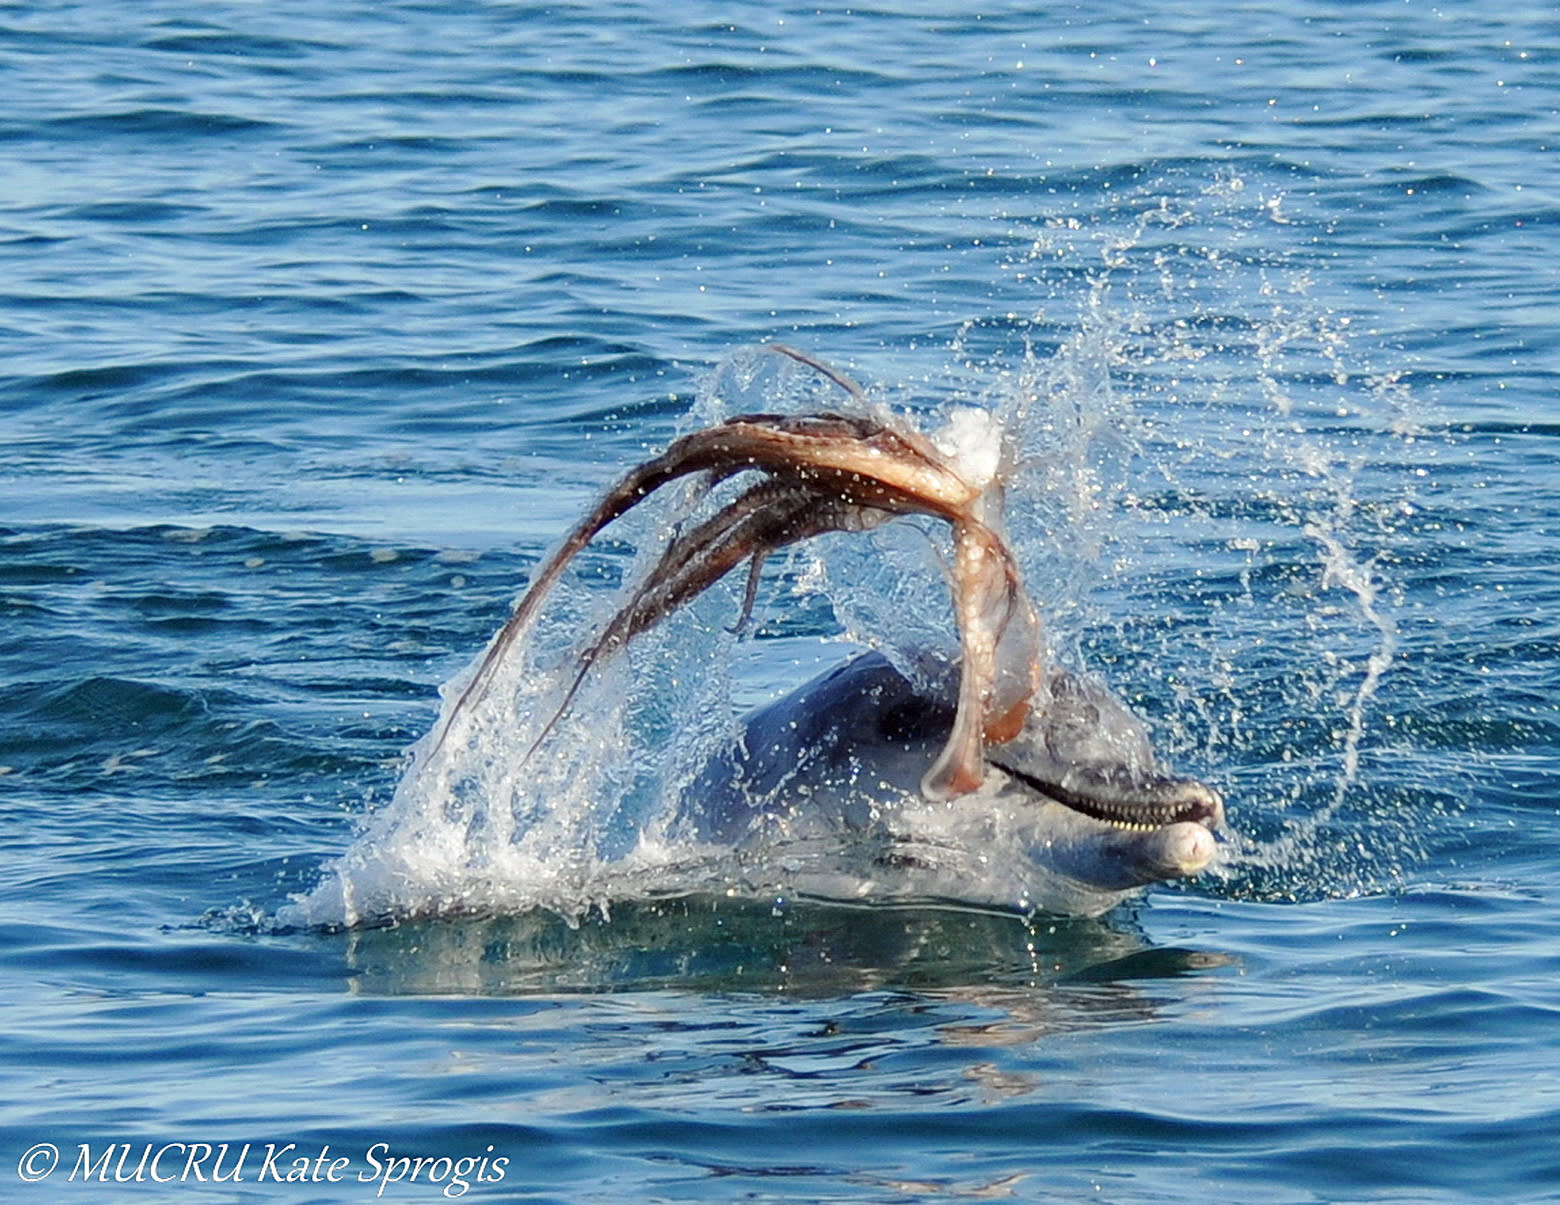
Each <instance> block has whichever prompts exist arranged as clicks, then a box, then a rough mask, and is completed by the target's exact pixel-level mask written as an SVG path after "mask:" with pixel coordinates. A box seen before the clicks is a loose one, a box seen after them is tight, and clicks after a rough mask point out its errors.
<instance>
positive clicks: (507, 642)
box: [430, 345, 1224, 915]
mask: <svg viewBox="0 0 1560 1205" xmlns="http://www.w3.org/2000/svg"><path fill="white" fill-rule="evenodd" d="M771 350H772V351H774V352H776V353H778V354H781V355H785V356H789V357H790V358H792V359H794V360H797V361H799V362H801V363H802V364H805V365H807V366H808V367H810V368H812V369H814V370H816V371H817V372H819V373H821V374H822V375H823V376H824V377H826V378H827V379H828V380H829V381H832V382H833V383H834V384H835V385H838V386H839V387H840V388H841V389H842V390H843V391H844V392H845V393H846V394H848V395H849V396H850V397H851V399H852V400H853V401H854V402H855V403H857V404H858V405H857V407H856V410H857V411H858V412H856V413H850V414H846V413H823V412H821V413H812V414H799V415H777V414H747V415H742V416H739V417H735V418H731V419H728V420H726V421H724V422H721V423H718V424H716V425H714V426H711V427H708V428H705V429H703V430H700V431H695V432H693V433H692V434H689V435H685V436H683V437H682V438H680V439H677V440H675V441H674V442H673V443H672V444H671V445H670V446H669V447H668V448H667V450H666V451H665V452H663V453H662V454H661V455H659V456H657V457H654V458H653V459H651V460H648V461H646V462H645V463H644V464H641V465H639V466H638V467H637V468H635V469H633V470H632V471H630V472H629V473H628V474H627V475H626V476H625V477H623V478H622V480H620V481H619V482H618V484H617V485H616V486H615V487H614V488H613V489H612V490H611V491H610V492H609V493H608V494H607V495H606V496H605V497H604V498H603V499H602V501H601V502H600V503H599V504H598V505H597V506H596V507H595V509H594V510H592V511H591V512H590V513H589V514H588V515H587V516H586V517H585V518H584V519H583V520H582V521H581V522H580V523H579V525H578V526H576V527H575V528H574V530H573V531H572V532H571V533H570V534H569V535H568V537H567V538H566V539H565V540H564V541H563V543H562V545H561V546H560V547H559V548H558V550H557V551H556V552H555V553H554V554H553V556H552V557H551V558H550V559H549V560H548V561H547V562H546V563H545V564H544V565H543V566H542V567H541V569H540V570H539V572H538V573H537V575H536V577H535V579H534V580H533V582H532V583H531V585H530V587H529V589H528V590H527V591H526V593H525V594H524V595H523V596H522V598H521V600H520V602H519V603H518V605H517V606H516V608H515V611H514V613H513V615H512V616H511V617H510V619H509V621H508V622H507V623H506V624H505V625H504V627H503V628H502V629H501V630H500V631H499V633H498V634H497V636H496V637H495V638H494V640H493V641H492V643H491V644H490V645H489V647H488V649H487V651H486V653H485V654H484V656H483V658H482V659H481V661H480V662H479V663H478V665H477V667H476V670H475V672H474V673H473V675H472V677H471V678H470V679H469V680H468V682H467V684H466V686H465V687H464V689H463V691H462V692H461V693H460V695H459V696H458V697H457V699H456V700H455V704H454V706H452V707H450V708H448V709H447V710H446V712H445V716H446V718H445V720H444V721H443V723H442V725H441V727H440V728H439V729H438V730H437V731H436V732H435V733H434V734H433V738H432V743H431V747H430V753H431V752H434V751H436V750H437V749H438V748H439V746H440V744H441V743H443V742H445V741H448V740H452V739H458V737H456V736H453V735H452V734H453V733H455V732H456V731H458V730H459V729H460V727H461V717H462V714H463V713H464V712H466V711H468V710H470V709H471V708H473V707H475V706H476V705H477V704H478V703H480V701H481V700H482V698H483V697H484V695H485V694H486V692H487V691H488V689H489V688H490V687H491V685H492V683H493V679H494V677H495V674H496V671H497V667H498V666H499V665H500V664H501V662H502V661H503V659H504V657H505V654H506V652H507V651H508V650H509V649H510V648H511V647H512V646H514V645H515V643H516V642H517V641H519V640H521V639H522V638H523V637H524V636H525V635H526V633H527V632H528V631H529V630H530V629H531V628H532V626H533V624H534V623H535V621H536V619H537V616H538V614H539V611H540V607H541V604H542V602H543V600H544V598H545V597H546V595H547V594H548V592H549V590H550V589H551V588H552V587H553V586H554V585H555V584H556V583H557V582H558V580H559V578H560V577H561V576H562V574H563V572H564V570H565V568H566V566H567V565H568V564H569V562H570V560H571V559H572V558H573V557H574V556H575V555H576V554H578V553H579V552H580V551H581V550H582V549H584V548H585V547H586V546H587V545H588V544H589V543H590V541H591V540H592V539H593V538H594V537H595V536H596V534H597V533H598V532H600V531H601V530H602V529H603V528H604V527H606V526H607V525H608V524H610V523H611V522H612V521H613V520H615V519H617V518H618V517H620V516H621V515H623V514H624V513H626V512H627V511H628V510H629V509H630V508H632V507H633V506H635V505H636V504H637V503H639V502H640V501H642V500H643V499H645V498H646V497H648V496H649V495H650V494H651V493H652V492H654V491H655V490H657V489H659V488H660V487H661V486H663V485H666V484H668V483H670V482H672V481H674V480H677V479H679V478H682V477H686V476H690V475H695V474H702V475H703V476H704V478H705V479H706V482H707V484H708V485H709V486H713V485H715V484H717V483H720V482H723V481H726V480H728V479H732V478H738V477H751V478H752V480H751V482H750V483H748V484H746V486H745V488H744V489H742V490H741V491H740V492H739V493H737V495H736V496H735V498H734V499H733V500H732V501H730V502H729V503H727V504H726V505H724V506H723V507H721V508H720V509H719V510H717V511H716V512H715V513H714V514H713V515H711V516H710V517H708V518H706V519H704V520H703V521H702V522H699V523H697V524H696V525H693V526H691V527H689V528H688V529H687V530H683V531H680V532H679V533H678V534H676V535H675V536H674V537H673V538H672V539H671V540H670V542H669V543H668V544H667V546H666V548H665V550H664V552H663V553H662V555H661V557H660V559H659V561H658V562H657V563H656V564H655V565H654V566H653V568H652V569H651V570H650V571H649V572H648V573H647V574H646V575H645V576H644V578H643V580H642V581H640V582H639V583H638V585H637V586H635V587H634V588H633V589H632V590H631V591H630V593H629V596H628V599H627V601H626V602H625V603H624V604H623V606H622V607H621V608H620V609H619V610H618V611H617V613H616V615H615V616H613V618H612V619H611V620H610V621H609V622H608V623H607V624H606V626H605V628H604V629H603V630H602V631H601V632H600V634H599V635H598V636H597V637H596V638H595V639H594V641H593V642H592V643H590V644H589V645H588V646H586V647H585V648H584V650H583V651H582V652H581V653H580V654H579V659H578V663H577V666H576V668H575V671H574V677H573V680H572V684H571V685H570V686H569V688H568V690H567V692H566V694H565V696H564V699H563V702H562V703H561V704H560V706H559V708H558V710H557V712H556V713H555V714H554V715H553V717H552V719H551V720H550V721H549V722H548V724H547V725H546V727H545V728H544V729H543V730H542V734H541V736H540V737H539V738H538V739H537V741H536V743H535V744H533V745H532V746H531V749H530V752H529V753H528V754H527V755H526V756H527V757H529V756H533V755H535V753H536V750H537V747H538V746H539V745H540V744H541V743H542V741H543V740H544V739H545V737H546V735H547V732H548V731H549V730H550V729H551V728H552V727H553V726H554V725H555V724H556V723H557V722H558V720H559V718H560V717H561V716H562V714H563V713H564V712H565V711H566V710H567V709H568V707H569V705H570V701H571V700H572V698H573V697H574V695H575V693H576V692H577V691H578V689H579V687H580V685H581V683H582V682H583V680H584V678H585V677H586V675H587V674H588V673H589V672H590V671H591V669H592V667H594V666H596V665H599V664H600V663H602V662H603V661H605V660H606V659H607V658H609V657H610V656H612V655H613V654H614V653H615V652H617V651H618V650H620V649H621V648H623V647H624V646H625V645H626V644H627V643H628V642H629V641H631V640H633V639H634V637H635V636H637V635H638V634H640V633H642V632H644V631H645V630H647V629H648V628H650V627H652V626H653V625H654V624H656V623H657V622H659V621H660V620H662V619H664V618H665V617H666V616H668V615H670V614H671V613H673V612H674V611H676V610H677V609H678V608H680V607H682V606H683V605H684V604H686V603H688V602H689V601H690V600H691V599H693V598H694V597H696V596H697V595H698V594H700V593H701V592H702V591H703V590H705V589H706V588H707V587H709V586H711V585H712V584H714V583H715V582H716V581H718V580H720V579H721V578H722V577H724V576H725V575H726V574H727V573H729V572H731V571H732V570H734V569H736V568H737V567H739V566H741V565H743V564H744V563H746V564H747V565H748V567H749V568H748V578H747V590H746V597H745V600H744V604H743V616H742V618H743V620H744V621H745V620H746V618H747V615H748V613H749V612H750V611H751V608H752V606H753V602H754V598H755V593H756V590H757V587H758V581H759V573H760V570H761V568H762V566H763V563H764V560H765V558H766V557H767V556H769V555H770V554H771V553H773V552H775V551H776V550H778V549H781V548H784V547H786V546H788V545H792V544H795V543H798V542H799V541H803V540H806V539H809V538H811V537H813V536H817V535H821V534H823V533H826V532H834V531H842V532H863V531H868V530H871V529H872V528H875V527H877V526H879V525H880V524H883V523H885V522H887V521H889V520H890V519H892V518H894V517H896V516H901V515H926V516H931V517H933V518H936V519H939V520H942V521H945V522H946V523H948V524H949V526H950V528H951V530H952V537H953V554H952V557H951V559H950V562H949V565H948V578H949V582H950V586H951V589H952V593H953V603H954V615H955V618H956V621H957V625H958V635H959V644H960V658H959V661H958V664H957V667H956V668H955V669H946V668H945V669H944V670H943V671H942V672H937V671H932V672H930V673H927V674H920V673H918V674H917V675H916V677H917V679H919V681H917V682H915V683H912V681H911V680H910V678H908V677H906V676H905V675H904V674H902V673H901V672H900V671H899V670H898V669H896V668H895V667H894V666H893V665H892V664H891V663H890V662H889V660H888V659H887V658H885V657H883V656H882V655H881V654H877V653H869V654H865V655H862V656H858V657H856V658H855V659H853V660H851V661H848V662H846V663H845V664H844V665H842V666H839V667H837V668H835V669H834V670H832V671H830V672H828V673H826V674H824V675H822V676H821V677H819V678H817V679H815V680H814V681H812V682H810V683H808V684H806V685H804V686H802V687H800V688H799V689H797V690H796V691H794V692H793V693H792V694H790V695H788V696H787V697H785V698H783V699H780V700H779V701H777V702H775V703H772V704H770V705H768V706H765V707H762V708H760V709H758V710H757V711H755V712H753V713H752V714H750V715H749V716H747V717H746V718H745V720H744V721H743V722H742V725H741V729H740V732H739V734H738V739H737V740H736V741H735V742H734V744H733V745H732V747H731V748H730V749H729V750H728V751H727V752H725V753H723V754H721V755H720V756H718V757H716V758H715V759H714V760H713V761H711V762H710V764H709V765H707V766H706V767H705V768H704V770H703V771H702V773H700V774H699V776H698V778H697V780H696V781H695V783H694V784H693V786H692V787H691V788H690V789H689V790H688V791H687V792H686V794H685V802H684V804H683V806H682V816H681V819H682V821H683V822H684V825H685V828H686V829H687V830H688V831H690V832H691V833H692V834H693V835H694V836H696V837H698V838H700V839H702V840H705V841H709V842H715V843H721V844H725V845H729V846H731V847H733V848H737V849H747V850H750V851H759V852H762V853H763V854H764V856H765V858H766V864H767V865H768V866H770V867H771V868H772V870H774V872H775V873H777V874H781V875H782V877H783V878H784V880H785V882H786V884H787V886H788V889H789V890H790V891H792V892H793V893H799V894H810V895H815V896H819V897H823V898H831V899H850V900H864V901H896V900H910V899H920V900H945V901H957V902H960V903H965V904H985V905H994V906H998V907H1017V908H1020V909H1023V910H1043V911H1051V912H1065V913H1073V914H1079V915H1094V914H1098V913H1101V912H1104V911H1105V910H1107V909H1108V908H1110V907H1112V906H1113V905H1114V904H1116V903H1117V902H1119V901H1120V900H1121V899H1122V898H1124V897H1125V896H1126V895H1127V894H1129V893H1131V892H1132V891H1133V890H1135V889H1136V888H1139V887H1142V886H1144V885H1146V884H1148V883H1153V882H1157V881H1160V880H1164V879H1173V878H1183V877H1187V876H1191V875H1195V874H1197V873H1198V872H1200V871H1202V870H1203V869H1204V868H1206V867H1207V866H1208V864H1209V863H1210V862H1211V861H1212V860H1213V858H1214V854H1215V851H1216V836H1215V834H1216V833H1217V832H1218V830H1219V828H1220V826H1221V824H1222V823H1223V818H1224V809H1223V804H1222V802H1221V800H1220V798H1219V796H1218V794H1217V793H1216V792H1215V791H1213V790H1212V789H1211V788H1210V787H1208V786H1206V785H1204V784H1203V783H1201V782H1198V781H1196V780H1194V779H1190V778H1179V777H1174V776H1171V775H1169V774H1166V773H1165V772H1163V771H1162V770H1161V769H1160V768H1159V767H1158V765H1157V763H1156V760H1155V757H1154V753H1153V750H1152V748H1151V746H1150V744H1149V740H1148V736H1147V732H1146V730H1145V728H1144V726H1143V724H1142V723H1141V721H1139V720H1138V719H1137V718H1136V717H1135V716H1133V715H1132V714H1131V713H1130V712H1129V711H1128V710H1127V708H1126V707H1125V706H1124V705H1123V704H1121V703H1120V702H1119V701H1117V700H1116V699H1115V698H1114V697H1113V696H1112V695H1111V694H1110V693H1109V692H1108V691H1106V690H1105V689H1104V688H1103V687H1100V686H1099V685H1097V684H1095V683H1093V682H1092V681H1090V680H1087V679H1085V678H1082V677H1079V676H1076V675H1073V674H1071V673H1069V672H1067V671H1065V670H1063V669H1060V668H1057V667H1048V666H1046V665H1044V664H1043V663H1042V657H1041V638H1040V624H1039V620H1038V616H1037V614H1036V611H1035V608H1034V606H1033V604H1032V603H1031V601H1030V599H1029V597H1028V595H1027V594H1026V592H1025V590H1024V587H1023V582H1022V579H1021V576H1020V573H1019V569H1018V565H1017V562H1016V561H1015V559H1014V556H1013V553H1012V550H1011V549H1010V547H1009V545H1008V543H1007V540H1006V538H1005V537H1004V535H1003V534H1002V524H1001V518H1002V516H1001V509H1002V480H1001V473H1000V472H999V471H998V470H997V466H996V464H995V462H994V460H993V459H992V458H990V457H986V458H982V457H981V456H978V455H970V454H969V453H968V451H967V450H964V449H958V448H953V449H949V448H946V447H940V446H939V445H938V444H937V443H935V442H933V441H932V440H929V439H927V438H926V437H924V436H922V435H921V434H920V433H919V432H917V431H915V430H913V429H912V428H910V427H909V426H908V425H906V424H904V423H902V422H900V421H898V420H896V419H892V418H886V417H867V416H866V415H867V411H868V406H867V404H866V399H865V398H864V396H863V395H862V392H861V390H860V388H859V387H858V386H857V385H855V383H854V382H852V381H850V380H848V379H847V378H845V377H843V376H841V375H840V374H838V373H836V372H834V371H833V370H832V369H830V368H829V367H827V366H825V365H824V364H821V363H819V362H818V361H816V360H814V359H812V358H810V357H808V356H806V355H804V354H803V353H801V352H798V351H796V350H794V349H791V348H788V347H783V346H780V345H774V346H773V347H772V348H771Z"/></svg>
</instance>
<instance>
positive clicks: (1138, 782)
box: [988, 758, 1224, 832]
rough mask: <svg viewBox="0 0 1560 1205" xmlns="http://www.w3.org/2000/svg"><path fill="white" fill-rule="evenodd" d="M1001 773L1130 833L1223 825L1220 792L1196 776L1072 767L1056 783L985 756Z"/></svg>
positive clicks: (1214, 828) (1209, 827) (1049, 797)
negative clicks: (1143, 774) (1173, 826)
mask: <svg viewBox="0 0 1560 1205" xmlns="http://www.w3.org/2000/svg"><path fill="white" fill-rule="evenodd" d="M988 760H990V761H991V764H992V765H994V766H996V767H997V768H998V769H999V770H1001V771H1002V772H1003V773H1004V774H1007V775H1009V776H1010V777H1012V778H1014V779H1016V780H1017V781H1019V782H1021V783H1023V784H1024V785H1025V786H1027V787H1029V788H1030V789H1031V790H1034V791H1038V792H1039V793H1040V794H1042V795H1044V796H1045V797H1046V798H1048V799H1054V800H1055V801H1056V802H1057V803H1060V804H1062V805H1063V806H1064V807H1068V808H1071V809H1072V810H1073V811H1075V812H1079V813H1081V814H1082V815H1085V816H1088V817H1090V818H1092V819H1094V820H1099V821H1102V822H1103V823H1105V824H1109V825H1111V826H1112V827H1114V828H1120V829H1125V830H1128V831H1130V832H1148V831H1151V830H1153V829H1156V828H1164V827H1165V826H1166V825H1170V824H1183V823H1190V824H1200V825H1202V826H1203V827H1204V828H1207V829H1209V830H1212V831H1217V830H1218V829H1219V828H1220V827H1221V826H1222V825H1223V823H1224V801H1223V800H1222V799H1221V798H1220V797H1219V793H1218V792H1217V791H1215V790H1214V789H1213V788H1212V787H1210V786H1208V785H1206V784H1205V783H1201V782H1198V781H1197V780H1196V779H1195V778H1167V777H1162V776H1159V775H1153V776H1148V777H1140V776H1132V775H1127V774H1099V773H1089V772H1088V771H1086V770H1080V769H1070V770H1068V771H1067V772H1066V773H1064V774H1062V775H1060V776H1059V779H1047V778H1041V777H1040V776H1038V775H1035V774H1031V773H1029V772H1027V771H1024V770H1020V769H1018V768H1017V767H1015V766H1011V765H1004V764H1003V763H1002V761H1001V760H999V759H995V758H988Z"/></svg>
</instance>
